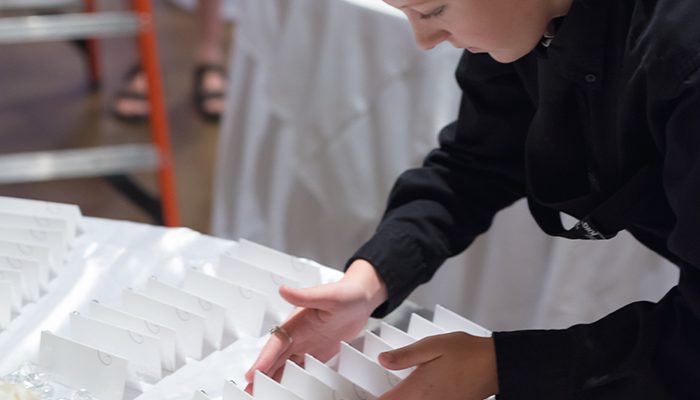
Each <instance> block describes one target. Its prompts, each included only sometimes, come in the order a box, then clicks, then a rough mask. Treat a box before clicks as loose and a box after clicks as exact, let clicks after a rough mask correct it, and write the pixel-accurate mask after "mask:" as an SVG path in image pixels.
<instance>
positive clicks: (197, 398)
mask: <svg viewBox="0 0 700 400" xmlns="http://www.w3.org/2000/svg"><path fill="white" fill-rule="evenodd" d="M192 400H211V397H209V395H208V394H207V392H205V391H204V390H201V389H200V390H198V391H196V392H194V395H193V396H192Z"/></svg>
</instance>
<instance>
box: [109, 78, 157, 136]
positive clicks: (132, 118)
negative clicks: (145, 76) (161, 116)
mask: <svg viewBox="0 0 700 400" xmlns="http://www.w3.org/2000/svg"><path fill="white" fill-rule="evenodd" d="M140 73H142V69H141V66H140V65H134V66H132V67H131V68H129V70H128V71H127V72H126V73H125V74H124V87H125V88H124V89H121V90H119V91H118V92H117V94H116V95H115V97H114V101H113V102H112V115H114V117H115V118H117V119H119V120H120V121H123V122H128V123H133V124H142V123H144V122H148V117H149V112H148V111H146V112H144V113H124V112H122V111H119V110H118V109H117V108H116V107H115V106H114V105H115V104H116V103H117V102H119V101H121V100H138V101H143V102H146V103H147V102H148V93H147V92H141V91H135V90H132V89H129V88H128V87H129V84H130V83H131V81H132V80H133V79H134V78H135V77H136V75H138V74H140Z"/></svg>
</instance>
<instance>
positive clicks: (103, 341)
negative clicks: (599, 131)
mask: <svg viewBox="0 0 700 400" xmlns="http://www.w3.org/2000/svg"><path fill="white" fill-rule="evenodd" d="M70 325H71V338H72V339H73V340H75V341H76V342H79V343H82V344H85V345H87V346H90V347H94V348H96V349H100V350H102V351H105V352H107V353H111V354H116V355H118V356H120V357H122V358H124V359H126V360H128V361H129V365H128V369H127V374H128V375H127V381H128V383H129V385H130V386H131V387H134V388H136V389H141V388H142V387H141V385H140V382H141V381H143V382H146V383H150V384H153V383H156V382H157V381H158V380H160V379H161V378H162V377H163V374H162V371H161V361H160V349H159V345H160V344H159V343H158V339H157V338H155V337H153V336H146V335H141V334H140V333H137V332H133V331H130V330H127V329H123V328H120V327H118V326H114V325H110V324H106V323H104V322H100V321H97V320H94V319H91V318H88V317H86V316H83V315H80V314H79V313H78V312H74V313H72V314H71V316H70Z"/></svg>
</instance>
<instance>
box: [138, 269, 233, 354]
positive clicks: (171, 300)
mask: <svg viewBox="0 0 700 400" xmlns="http://www.w3.org/2000/svg"><path fill="white" fill-rule="evenodd" d="M144 292H145V294H146V295H148V296H150V297H152V298H154V299H156V300H160V301H162V302H164V303H168V304H171V305H173V306H175V307H178V308H181V309H183V310H185V311H188V312H191V313H193V314H197V315H201V316H202V317H204V340H205V341H206V342H207V343H208V344H209V346H211V348H212V349H215V350H218V349H220V348H221V341H222V338H223V334H224V318H225V310H224V307H223V306H221V305H219V304H217V303H216V302H212V301H209V300H206V299H204V298H202V297H200V296H195V295H194V294H191V293H187V292H185V291H184V290H182V289H180V288H177V287H174V286H170V285H167V284H165V283H163V282H160V281H158V280H157V279H156V278H151V279H149V281H148V282H147V283H146V287H145V289H144Z"/></svg>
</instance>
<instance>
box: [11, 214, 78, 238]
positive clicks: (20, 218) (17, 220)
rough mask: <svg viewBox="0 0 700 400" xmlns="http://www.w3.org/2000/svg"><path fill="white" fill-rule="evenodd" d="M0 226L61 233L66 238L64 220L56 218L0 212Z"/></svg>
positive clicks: (66, 230)
mask: <svg viewBox="0 0 700 400" xmlns="http://www.w3.org/2000/svg"><path fill="white" fill-rule="evenodd" d="M0 226H1V227H3V228H22V229H41V230H49V231H56V232H61V233H63V234H64V235H65V236H66V237H67V238H68V226H67V224H66V220H64V219H58V218H48V217H37V216H35V215H26V214H14V213H12V211H7V210H4V211H0Z"/></svg>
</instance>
